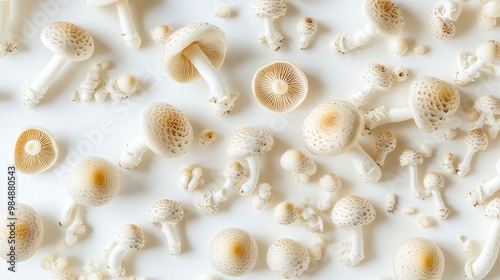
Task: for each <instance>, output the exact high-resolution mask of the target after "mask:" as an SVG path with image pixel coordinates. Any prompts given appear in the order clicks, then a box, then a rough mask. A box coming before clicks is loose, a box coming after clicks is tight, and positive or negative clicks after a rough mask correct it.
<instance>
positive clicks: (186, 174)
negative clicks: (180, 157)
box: [179, 166, 205, 192]
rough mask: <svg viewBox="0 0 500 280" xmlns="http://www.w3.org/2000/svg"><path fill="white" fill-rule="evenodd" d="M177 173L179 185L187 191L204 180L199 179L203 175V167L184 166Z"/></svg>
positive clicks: (201, 183)
mask: <svg viewBox="0 0 500 280" xmlns="http://www.w3.org/2000/svg"><path fill="white" fill-rule="evenodd" d="M179 174H180V183H181V187H182V189H183V190H185V191H187V192H192V191H194V190H195V189H196V187H197V186H198V185H203V184H204V183H205V181H204V180H203V179H201V176H202V175H203V169H201V167H198V166H197V167H194V168H191V167H186V168H183V169H182V170H181V171H180V172H179Z"/></svg>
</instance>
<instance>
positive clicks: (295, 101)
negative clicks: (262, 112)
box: [252, 60, 309, 113]
mask: <svg viewBox="0 0 500 280" xmlns="http://www.w3.org/2000/svg"><path fill="white" fill-rule="evenodd" d="M252 90H253V93H254V95H255V98H256V99H257V101H258V102H259V103H260V104H261V105H262V106H264V107H266V108H267V109H269V110H271V111H273V112H277V113H287V112H291V111H293V110H295V109H296V108H297V107H299V105H300V104H301V103H302V102H303V101H304V99H305V98H306V96H307V93H308V90H309V85H308V81H307V77H306V75H305V74H304V72H302V70H300V68H299V67H298V66H297V65H295V64H294V63H292V62H290V61H286V60H274V61H272V62H270V63H267V64H266V65H264V66H262V67H261V68H260V69H259V70H257V72H256V73H255V75H254V77H253V81H252Z"/></svg>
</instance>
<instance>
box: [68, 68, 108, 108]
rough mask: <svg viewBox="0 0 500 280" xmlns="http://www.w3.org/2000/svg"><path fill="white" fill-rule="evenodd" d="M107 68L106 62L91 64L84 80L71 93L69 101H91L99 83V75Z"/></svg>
mask: <svg viewBox="0 0 500 280" xmlns="http://www.w3.org/2000/svg"><path fill="white" fill-rule="evenodd" d="M108 67H109V62H108V61H101V62H98V63H95V64H93V65H92V66H91V67H90V69H89V71H88V72H87V76H86V77H85V80H84V81H83V82H82V83H81V84H80V88H79V89H78V90H75V91H74V92H73V94H72V96H71V99H72V100H73V101H77V100H81V101H85V102H87V101H90V100H92V98H93V97H94V93H95V92H96V90H97V87H98V86H99V83H100V82H101V74H102V72H104V70H106V69H108Z"/></svg>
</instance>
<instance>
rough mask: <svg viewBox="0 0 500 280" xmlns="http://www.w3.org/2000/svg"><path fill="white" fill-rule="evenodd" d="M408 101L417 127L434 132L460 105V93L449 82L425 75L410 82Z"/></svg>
mask: <svg viewBox="0 0 500 280" xmlns="http://www.w3.org/2000/svg"><path fill="white" fill-rule="evenodd" d="M409 102H410V108H411V111H412V113H413V119H414V120H415V123H416V124H417V126H418V128H420V130H422V131H424V132H434V131H436V130H439V129H440V128H441V127H442V126H443V125H444V124H445V123H446V122H447V121H448V120H449V119H450V117H451V116H453V114H455V112H456V111H457V109H458V107H459V105H460V95H459V94H458V91H457V89H456V88H455V87H454V86H452V85H451V84H450V83H448V82H445V81H443V80H440V79H438V78H436V77H429V76H425V77H422V78H420V79H417V80H415V81H413V83H412V84H411V86H410V95H409Z"/></svg>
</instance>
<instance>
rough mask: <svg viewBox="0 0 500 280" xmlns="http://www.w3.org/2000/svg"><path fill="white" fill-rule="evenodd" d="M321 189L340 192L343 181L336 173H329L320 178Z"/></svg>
mask: <svg viewBox="0 0 500 280" xmlns="http://www.w3.org/2000/svg"><path fill="white" fill-rule="evenodd" d="M319 187H320V188H321V189H322V190H324V191H326V192H334V191H338V190H340V189H341V188H342V181H340V178H339V177H338V176H337V175H336V174H335V173H328V174H325V175H323V176H321V178H319Z"/></svg>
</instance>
